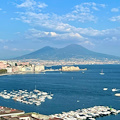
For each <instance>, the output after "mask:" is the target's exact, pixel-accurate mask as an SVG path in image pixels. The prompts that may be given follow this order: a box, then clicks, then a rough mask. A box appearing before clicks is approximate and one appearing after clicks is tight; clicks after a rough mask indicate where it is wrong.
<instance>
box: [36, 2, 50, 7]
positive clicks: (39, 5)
mask: <svg viewBox="0 0 120 120" xmlns="http://www.w3.org/2000/svg"><path fill="white" fill-rule="evenodd" d="M47 6H48V5H47V4H45V3H41V2H39V4H38V8H45V7H47Z"/></svg>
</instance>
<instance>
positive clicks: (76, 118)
mask: <svg viewBox="0 0 120 120" xmlns="http://www.w3.org/2000/svg"><path fill="white" fill-rule="evenodd" d="M119 113H120V110H116V109H114V108H110V107H108V106H94V107H91V108H87V109H81V110H80V109H78V110H76V111H70V112H62V113H61V114H55V115H50V118H60V119H62V120H96V118H98V117H103V116H108V115H112V114H115V115H116V114H119Z"/></svg>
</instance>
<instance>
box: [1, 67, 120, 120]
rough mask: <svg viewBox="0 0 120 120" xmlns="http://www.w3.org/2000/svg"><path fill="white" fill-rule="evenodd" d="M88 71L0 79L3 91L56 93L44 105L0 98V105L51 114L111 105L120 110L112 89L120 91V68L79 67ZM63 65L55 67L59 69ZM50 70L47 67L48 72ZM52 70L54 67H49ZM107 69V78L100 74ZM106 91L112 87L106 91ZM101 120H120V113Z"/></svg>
mask: <svg viewBox="0 0 120 120" xmlns="http://www.w3.org/2000/svg"><path fill="white" fill-rule="evenodd" d="M78 66H79V67H80V68H81V69H83V68H87V70H86V71H84V72H83V71H77V72H60V71H48V72H45V73H37V74H34V73H33V74H31V73H28V74H20V75H19V74H16V75H6V76H0V92H1V91H3V90H8V91H12V90H20V89H21V90H28V91H32V90H34V89H35V86H36V89H38V90H40V91H45V92H48V93H52V94H54V96H53V99H51V100H48V99H46V101H45V102H43V103H42V104H41V105H40V106H35V105H28V104H23V103H20V102H15V101H13V100H12V99H3V98H2V97H0V106H6V107H11V108H16V109H19V110H24V111H25V112H37V113H40V114H45V115H51V114H56V113H62V112H69V111H75V110H78V109H83V108H89V107H94V106H99V105H100V106H101V105H102V106H109V107H113V108H115V109H117V110H119V109H120V97H117V96H115V93H120V91H116V92H113V91H112V89H113V88H116V89H120V65H78ZM60 67H61V66H52V67H51V68H53V69H58V68H60ZM47 68H48V67H46V69H47ZM49 68H50V67H49ZM101 70H103V72H104V75H100V72H101ZM103 88H108V90H106V91H104V90H103ZM97 120H120V114H118V115H111V116H106V117H100V118H97Z"/></svg>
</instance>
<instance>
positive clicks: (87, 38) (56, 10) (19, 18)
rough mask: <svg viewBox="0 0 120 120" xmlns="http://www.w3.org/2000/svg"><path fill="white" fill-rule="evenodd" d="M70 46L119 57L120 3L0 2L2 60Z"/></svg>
mask: <svg viewBox="0 0 120 120" xmlns="http://www.w3.org/2000/svg"><path fill="white" fill-rule="evenodd" d="M70 44H79V45H82V46H83V47H85V48H87V49H89V50H92V51H95V52H99V53H105V54H110V55H115V56H120V52H119V51H120V0H114V1H113V0H0V59H6V58H14V57H17V56H21V55H24V54H28V53H31V52H33V51H35V50H38V49H41V48H42V47H44V46H51V47H55V48H62V47H65V46H67V45H70Z"/></svg>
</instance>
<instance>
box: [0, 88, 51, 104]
mask: <svg viewBox="0 0 120 120" xmlns="http://www.w3.org/2000/svg"><path fill="white" fill-rule="evenodd" d="M0 96H1V97H3V98H4V99H13V100H14V101H18V102H21V103H24V104H30V105H32V104H35V105H36V106H39V105H41V103H42V102H45V99H46V98H47V99H52V97H53V94H48V93H47V92H43V91H40V90H37V89H35V90H33V91H30V92H28V91H27V90H18V91H14V90H13V91H7V90H4V91H2V92H0Z"/></svg>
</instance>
